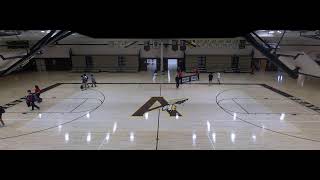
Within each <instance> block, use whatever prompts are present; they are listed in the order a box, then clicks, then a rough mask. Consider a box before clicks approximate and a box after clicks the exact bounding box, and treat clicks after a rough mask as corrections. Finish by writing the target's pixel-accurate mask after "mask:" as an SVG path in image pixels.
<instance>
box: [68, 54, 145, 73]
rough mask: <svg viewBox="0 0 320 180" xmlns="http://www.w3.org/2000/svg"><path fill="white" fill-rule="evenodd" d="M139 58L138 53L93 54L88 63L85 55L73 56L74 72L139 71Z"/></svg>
mask: <svg viewBox="0 0 320 180" xmlns="http://www.w3.org/2000/svg"><path fill="white" fill-rule="evenodd" d="M138 68H139V58H138V56H136V55H125V56H117V55H99V56H97V55H96V56H92V64H91V65H88V63H87V62H86V57H85V56H72V72H138Z"/></svg>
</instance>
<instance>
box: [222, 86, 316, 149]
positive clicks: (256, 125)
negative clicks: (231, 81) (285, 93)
mask: <svg viewBox="0 0 320 180" xmlns="http://www.w3.org/2000/svg"><path fill="white" fill-rule="evenodd" d="M230 90H234V89H226V90H223V91H221V92H219V93H218V94H217V95H216V103H217V105H218V106H219V108H220V109H222V110H223V111H224V112H225V113H227V114H229V115H230V116H233V114H231V113H230V112H229V111H227V110H225V109H224V108H223V107H222V106H221V105H220V104H219V102H218V97H219V96H220V95H221V94H222V93H225V92H226V91H230ZM280 95H281V94H280ZM236 119H238V120H240V121H242V122H244V123H247V124H251V125H252V126H255V127H258V128H261V129H264V130H267V131H270V132H273V133H277V134H281V135H284V136H288V137H292V138H296V139H302V140H307V141H313V142H319V143H320V140H315V139H311V138H306V137H300V136H295V135H291V134H287V133H283V132H280V131H275V130H272V129H269V128H265V127H263V126H260V125H258V124H255V123H252V122H249V121H246V120H244V119H242V118H239V117H236Z"/></svg>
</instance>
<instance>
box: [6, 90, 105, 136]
mask: <svg viewBox="0 0 320 180" xmlns="http://www.w3.org/2000/svg"><path fill="white" fill-rule="evenodd" d="M92 91H97V92H98V93H100V94H101V95H102V97H103V99H102V100H101V104H100V105H98V106H97V107H95V108H94V109H92V110H90V111H86V112H88V113H92V112H94V111H96V110H97V109H99V108H100V107H101V106H102V104H103V103H104V102H105V99H106V97H105V95H104V94H103V93H102V92H100V91H98V90H93V89H92ZM86 115H87V113H85V114H83V115H81V116H79V117H77V118H75V119H72V120H70V121H67V122H64V123H61V124H58V125H54V126H51V127H48V128H45V129H40V130H37V131H32V132H28V133H23V134H18V135H14V136H7V137H0V140H5V139H11V138H17V137H22V136H27V135H31V134H35V133H39V132H44V131H47V130H50V129H54V128H57V127H59V126H62V125H65V124H69V123H72V122H74V121H77V120H79V119H81V118H83V117H85V116H86Z"/></svg>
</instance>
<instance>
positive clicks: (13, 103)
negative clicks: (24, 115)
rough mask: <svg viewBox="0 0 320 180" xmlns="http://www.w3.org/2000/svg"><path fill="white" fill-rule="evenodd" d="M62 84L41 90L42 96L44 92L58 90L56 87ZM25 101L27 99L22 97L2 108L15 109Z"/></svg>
mask: <svg viewBox="0 0 320 180" xmlns="http://www.w3.org/2000/svg"><path fill="white" fill-rule="evenodd" d="M61 84H62V83H56V84H54V85H51V86H49V87H46V88H44V89H42V90H41V94H42V93H44V92H46V91H49V90H51V89H53V88H56V87H58V86H60V85H61ZM25 99H26V97H22V98H20V99H18V100H14V101H12V102H10V103H7V104H5V105H2V107H3V108H4V109H8V108H10V107H13V106H15V105H17V104H20V103H22V102H23V101H24V100H25Z"/></svg>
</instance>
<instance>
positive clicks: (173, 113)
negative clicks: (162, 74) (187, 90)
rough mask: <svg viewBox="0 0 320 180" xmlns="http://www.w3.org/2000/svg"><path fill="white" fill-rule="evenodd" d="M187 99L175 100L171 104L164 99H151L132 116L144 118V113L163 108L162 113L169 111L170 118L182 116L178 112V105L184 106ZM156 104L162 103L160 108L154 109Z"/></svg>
mask: <svg viewBox="0 0 320 180" xmlns="http://www.w3.org/2000/svg"><path fill="white" fill-rule="evenodd" d="M187 100H188V99H187V98H182V99H173V100H170V101H169V102H168V101H167V100H165V99H164V98H163V97H151V98H150V99H149V100H148V101H147V102H146V103H145V104H144V105H143V106H141V107H140V108H139V109H138V110H137V111H136V112H135V113H133V115H132V116H143V115H144V113H146V112H149V111H153V110H155V109H159V108H162V111H167V112H168V113H169V115H170V116H176V115H178V116H182V115H181V114H180V113H179V112H178V111H177V110H176V108H177V107H176V105H178V104H183V103H184V102H186V101H187ZM156 102H159V103H160V106H156V107H152V106H153V105H154V104H155V103H156Z"/></svg>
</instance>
